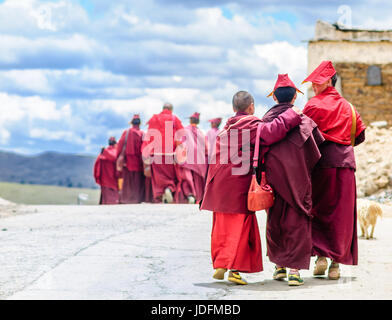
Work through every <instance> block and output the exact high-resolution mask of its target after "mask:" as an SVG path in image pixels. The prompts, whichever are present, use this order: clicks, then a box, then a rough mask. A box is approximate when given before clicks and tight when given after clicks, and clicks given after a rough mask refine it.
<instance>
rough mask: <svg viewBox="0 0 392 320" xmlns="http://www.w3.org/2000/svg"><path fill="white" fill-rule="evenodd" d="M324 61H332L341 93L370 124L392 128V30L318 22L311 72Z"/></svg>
mask: <svg viewBox="0 0 392 320" xmlns="http://www.w3.org/2000/svg"><path fill="white" fill-rule="evenodd" d="M323 60H331V61H332V63H333V64H334V67H335V69H336V71H337V73H338V83H337V85H336V87H337V89H338V90H339V91H340V93H341V94H342V95H343V96H344V97H345V98H346V99H347V100H348V101H350V102H351V103H352V104H353V105H354V106H355V107H356V108H357V110H358V111H359V113H360V114H361V117H362V119H363V120H364V121H365V123H366V124H369V123H371V122H374V121H382V120H385V121H387V122H388V125H389V126H391V125H392V30H387V31H382V30H359V29H345V28H342V27H340V26H338V25H336V24H329V23H326V22H323V21H318V22H317V24H316V30H315V36H314V39H311V40H309V43H308V72H309V73H310V72H311V71H313V70H314V68H316V67H317V66H318V65H319V64H320V62H321V61H323ZM312 95H313V91H312V90H311V88H310V90H309V91H308V96H309V97H311V96H312Z"/></svg>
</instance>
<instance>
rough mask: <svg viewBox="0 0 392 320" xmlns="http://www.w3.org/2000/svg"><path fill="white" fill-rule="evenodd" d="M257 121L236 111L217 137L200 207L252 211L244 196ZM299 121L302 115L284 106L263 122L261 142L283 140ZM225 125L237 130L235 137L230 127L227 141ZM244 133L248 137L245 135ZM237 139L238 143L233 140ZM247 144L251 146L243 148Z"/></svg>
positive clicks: (246, 193) (247, 187) (247, 186)
mask: <svg viewBox="0 0 392 320" xmlns="http://www.w3.org/2000/svg"><path fill="white" fill-rule="evenodd" d="M260 122H261V120H260V119H259V118H257V117H255V116H251V115H247V114H244V113H241V112H237V114H236V115H235V116H234V117H232V118H230V119H229V120H228V121H227V124H226V126H225V128H224V130H223V131H222V132H221V133H220V134H219V135H218V137H217V147H216V151H215V154H213V158H216V163H215V164H214V163H210V164H209V168H208V174H207V181H206V187H205V192H204V197H203V200H202V203H201V209H203V210H210V211H214V212H225V213H254V212H253V211H249V210H248V207H247V198H248V190H249V186H250V182H251V180H252V170H251V166H252V161H251V160H252V159H253V152H254V146H255V140H256V130H257V126H258V124H259V123H260ZM300 122H301V117H300V116H299V115H298V114H297V113H296V112H295V111H294V110H292V109H289V110H287V111H286V112H284V113H282V114H281V115H279V116H278V117H277V118H276V119H275V120H274V121H272V122H269V123H265V124H263V126H262V129H261V135H260V145H261V146H269V145H271V144H274V143H276V142H278V141H280V140H282V139H283V138H284V137H285V136H286V134H287V132H289V131H290V130H291V129H293V128H294V127H296V126H297V125H298V124H299V123H300ZM227 129H229V130H230V131H231V130H237V131H236V132H238V138H237V139H236V138H235V133H236V132H234V131H233V141H232V142H230V141H231V136H230V135H231V134H228V131H227ZM246 130H248V132H246ZM246 133H247V134H248V136H249V137H246ZM245 140H246V141H245ZM249 140H250V141H249ZM236 141H238V142H239V143H238V144H236V143H235V142H236ZM241 142H242V143H241ZM246 145H247V146H248V147H247V148H249V147H250V150H249V149H248V150H243V146H246ZM230 155H233V156H230ZM241 158H242V161H241ZM226 160H227V161H226ZM225 162H227V163H225ZM243 164H244V165H243ZM233 169H234V170H233Z"/></svg>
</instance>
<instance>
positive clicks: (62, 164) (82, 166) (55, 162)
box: [0, 150, 97, 188]
mask: <svg viewBox="0 0 392 320" xmlns="http://www.w3.org/2000/svg"><path fill="white" fill-rule="evenodd" d="M94 162H95V157H93V156H87V155H77V154H64V153H58V152H44V153H41V154H38V155H31V156H28V155H21V154H17V153H13V152H6V151H1V150H0V168H1V170H0V181H4V182H15V183H22V184H40V185H54V186H60V187H76V188H96V187H97V185H96V183H95V181H94V177H93V167H94Z"/></svg>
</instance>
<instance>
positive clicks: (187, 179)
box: [177, 112, 208, 204]
mask: <svg viewBox="0 0 392 320" xmlns="http://www.w3.org/2000/svg"><path fill="white" fill-rule="evenodd" d="M199 122H200V113H198V112H194V113H193V114H192V115H191V116H190V117H189V123H190V124H189V126H186V127H185V128H184V130H185V131H184V133H185V136H184V141H183V145H184V147H185V148H186V149H187V150H188V153H187V158H186V160H185V161H184V163H182V164H179V165H178V167H177V169H178V171H177V172H178V178H179V182H178V189H177V202H178V203H184V202H188V203H191V204H192V203H195V202H196V203H199V202H200V200H201V198H202V197H203V194H204V185H205V179H206V173H207V160H208V159H207V146H206V137H205V135H204V133H203V132H202V131H201V130H200V129H199V128H198V124H199Z"/></svg>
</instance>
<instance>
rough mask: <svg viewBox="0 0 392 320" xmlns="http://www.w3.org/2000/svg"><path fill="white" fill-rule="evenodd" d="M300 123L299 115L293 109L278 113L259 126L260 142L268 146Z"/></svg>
mask: <svg viewBox="0 0 392 320" xmlns="http://www.w3.org/2000/svg"><path fill="white" fill-rule="evenodd" d="M300 123H301V116H300V115H299V114H298V113H297V112H296V111H294V110H293V109H291V108H290V109H288V110H287V111H285V112H283V113H282V114H280V115H279V116H278V117H277V118H275V119H274V120H273V121H271V122H267V123H264V124H263V126H262V128H261V134H260V143H261V144H262V145H264V146H269V145H271V144H274V143H276V142H278V141H280V140H282V139H283V138H284V137H285V136H286V134H287V133H288V132H289V131H290V130H291V129H293V128H295V127H296V126H297V125H299V124H300Z"/></svg>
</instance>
